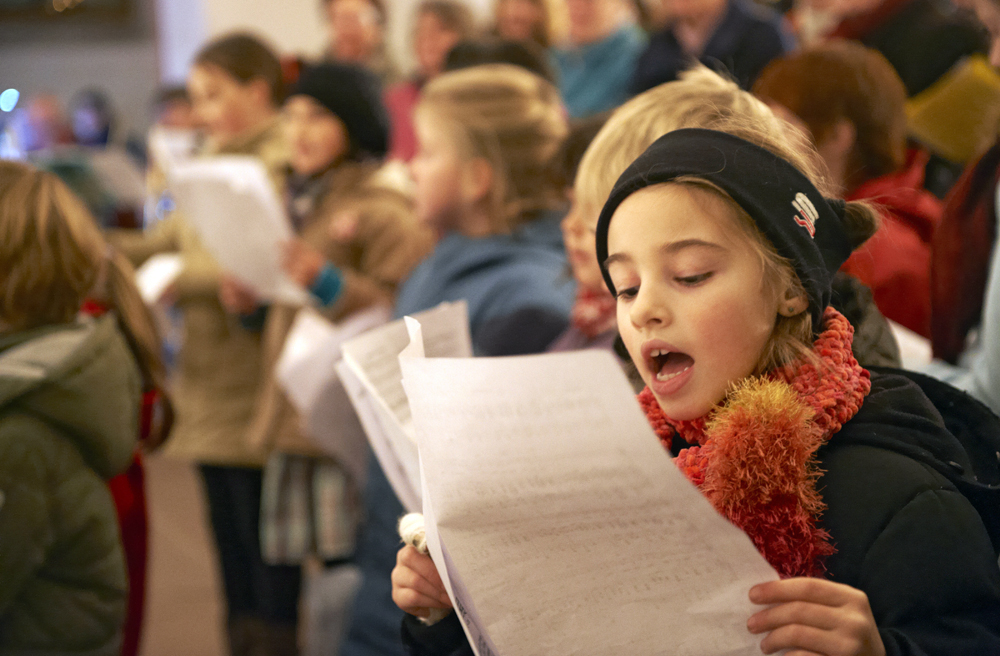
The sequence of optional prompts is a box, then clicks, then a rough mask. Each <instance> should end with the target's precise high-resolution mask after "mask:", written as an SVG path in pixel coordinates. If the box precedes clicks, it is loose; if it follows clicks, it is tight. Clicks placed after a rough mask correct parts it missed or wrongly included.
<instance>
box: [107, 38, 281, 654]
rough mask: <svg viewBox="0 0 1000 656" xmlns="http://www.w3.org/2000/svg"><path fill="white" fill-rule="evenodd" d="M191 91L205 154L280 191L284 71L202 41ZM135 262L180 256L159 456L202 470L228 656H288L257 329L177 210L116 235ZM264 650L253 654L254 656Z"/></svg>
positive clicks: (249, 46)
mask: <svg viewBox="0 0 1000 656" xmlns="http://www.w3.org/2000/svg"><path fill="white" fill-rule="evenodd" d="M188 91H189V93H190V96H191V100H192V104H193V106H194V111H195V114H196V116H197V118H198V121H199V123H200V124H201V125H202V126H203V128H204V130H205V134H206V144H205V146H204V148H203V150H202V153H201V154H202V155H249V156H253V157H257V158H258V159H259V160H260V161H261V162H262V164H263V165H264V167H265V168H266V169H267V171H268V173H269V175H270V177H271V180H272V182H273V183H274V184H275V186H276V189H277V190H278V191H279V193H280V190H281V189H282V188H283V186H284V179H285V176H286V174H287V166H288V147H287V141H286V139H285V134H284V131H283V128H282V125H281V122H280V120H279V107H280V105H281V102H282V100H283V99H284V88H283V82H282V76H281V66H280V64H279V63H278V59H277V57H275V55H274V53H273V52H272V51H271V50H270V49H269V48H268V47H267V46H266V45H264V44H263V43H261V42H260V41H259V40H257V39H256V38H254V37H251V36H248V35H243V34H236V35H232V36H227V37H222V38H220V39H218V40H217V41H213V42H211V43H209V44H208V45H206V46H205V47H204V48H203V49H202V50H201V51H200V52H199V53H198V55H197V56H196V57H195V62H194V65H193V66H192V69H191V73H190V76H189V78H188ZM114 239H115V241H116V243H117V244H118V245H119V246H120V247H121V248H122V250H123V251H124V252H125V253H127V254H128V255H129V257H130V258H131V259H132V260H133V261H134V262H136V263H140V262H142V261H144V260H145V259H147V258H149V257H150V256H152V255H154V254H156V253H163V252H179V253H180V255H181V257H182V258H183V262H184V269H183V271H182V272H181V274H180V276H178V278H177V279H176V280H175V282H174V283H173V285H172V289H171V290H170V291H169V293H168V296H169V297H170V298H171V299H172V300H173V302H174V303H175V305H176V306H177V307H178V308H179V309H180V311H181V312H182V314H183V317H184V337H183V347H182V350H181V353H180V356H179V363H178V371H177V377H176V381H175V386H174V392H175V401H176V405H177V425H176V429H175V433H174V435H173V439H172V440H171V442H170V443H169V444H168V446H167V448H166V452H167V453H170V454H173V455H177V456H181V457H184V458H188V459H191V460H194V461H195V462H197V463H198V464H199V465H200V471H201V474H202V478H203V480H204V482H205V491H206V493H207V496H208V508H209V516H210V518H211V522H212V530H213V533H214V536H215V541H216V546H217V548H218V554H219V560H220V565H221V567H220V569H221V571H222V579H223V585H224V590H225V595H226V602H227V630H228V634H229V643H230V651H231V653H232V654H233V656H239V655H241V654H248V653H251V652H252V653H255V654H256V653H262V654H288V653H295V648H296V647H295V645H296V635H295V622H296V616H295V615H293V614H289V613H288V612H287V608H288V603H287V602H286V600H287V599H288V598H289V597H291V598H292V599H296V598H297V596H298V586H299V570H298V568H297V567H278V566H268V565H266V564H265V563H264V562H263V560H262V558H261V553H260V540H259V516H260V496H261V485H262V473H261V467H262V466H263V464H264V461H265V459H266V453H265V452H264V451H262V450H261V449H258V448H255V446H254V445H252V444H251V443H250V442H249V440H248V439H247V429H248V427H249V424H250V420H251V418H252V417H253V413H254V410H255V403H256V400H257V397H258V395H259V393H260V383H261V366H262V361H261V358H262V348H261V339H260V334H259V332H258V331H255V330H250V329H248V328H247V327H245V326H244V325H243V324H242V323H241V322H240V317H239V316H238V315H236V314H233V313H231V312H228V311H227V310H226V309H225V308H224V307H223V305H222V304H221V302H220V299H219V296H220V293H221V294H223V295H226V294H230V295H234V294H239V293H241V290H243V289H244V288H243V287H242V285H241V284H240V283H239V282H238V281H236V280H235V279H233V278H232V277H231V276H228V275H226V274H225V273H224V272H223V271H222V270H220V267H219V265H218V263H216V261H215V259H214V258H213V257H212V256H211V254H210V253H209V252H208V251H207V250H206V249H205V247H204V246H203V245H202V243H201V241H200V239H199V238H198V235H197V233H196V231H195V229H194V227H193V226H192V225H191V224H190V223H189V222H188V221H187V219H185V218H184V217H183V216H182V215H180V214H178V213H176V212H175V213H174V214H172V215H170V216H168V217H167V218H166V219H164V220H163V221H160V222H159V223H157V224H156V225H154V226H153V227H152V228H151V229H150V230H149V231H148V232H147V233H146V234H143V235H136V234H122V233H118V234H115V235H114ZM253 650H260V651H253Z"/></svg>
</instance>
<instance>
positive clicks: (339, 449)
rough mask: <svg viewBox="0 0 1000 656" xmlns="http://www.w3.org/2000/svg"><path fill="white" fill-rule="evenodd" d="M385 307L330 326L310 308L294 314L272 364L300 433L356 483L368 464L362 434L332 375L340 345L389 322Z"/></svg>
mask: <svg viewBox="0 0 1000 656" xmlns="http://www.w3.org/2000/svg"><path fill="white" fill-rule="evenodd" d="M390 316H391V311H390V310H389V308H387V307H384V306H377V307H373V308H368V309H366V310H362V311H360V312H356V313H355V314H352V315H351V316H349V317H348V318H347V319H345V320H344V321H342V322H340V323H339V324H333V323H331V322H330V321H328V320H327V319H326V318H324V317H323V316H322V315H320V314H319V313H318V312H316V311H315V310H313V309H311V308H302V309H301V310H299V312H298V314H297V315H296V317H295V321H294V323H293V324H292V328H291V330H290V331H289V333H288V337H287V338H286V339H285V345H284V348H283V349H282V351H281V355H280V357H279V358H278V362H277V365H276V366H275V376H276V378H277V380H278V382H279V383H280V384H281V386H282V388H284V390H285V393H286V395H287V397H288V400H289V401H290V402H291V403H292V405H293V406H295V409H296V411H297V412H298V414H299V419H300V421H301V424H302V429H303V430H304V432H305V433H306V434H307V435H308V436H309V437H310V438H311V439H312V440H313V441H314V442H315V443H316V444H317V445H318V446H319V447H320V448H322V449H323V450H324V451H326V452H327V453H328V454H330V455H331V456H333V457H334V458H336V459H337V460H338V461H340V463H341V464H342V465H343V466H344V467H345V468H346V469H347V471H348V472H349V473H350V474H351V476H352V477H353V478H354V480H355V481H359V482H360V481H364V479H365V474H366V471H367V464H368V449H367V448H366V447H365V433H364V430H363V429H362V427H361V424H360V423H359V420H358V416H357V414H356V412H355V410H354V407H353V406H352V405H351V403H350V401H349V400H348V396H347V393H346V391H345V390H344V385H343V383H342V382H341V381H340V379H339V377H338V376H337V372H336V369H335V366H336V363H337V362H339V361H340V359H341V350H340V347H341V345H342V344H343V343H344V342H345V341H346V340H348V339H350V338H352V337H354V336H356V335H359V334H361V333H363V332H365V331H366V330H369V329H371V328H373V327H375V326H378V325H381V324H384V323H385V322H386V321H388V320H389V317H390Z"/></svg>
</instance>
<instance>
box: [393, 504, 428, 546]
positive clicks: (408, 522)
mask: <svg viewBox="0 0 1000 656" xmlns="http://www.w3.org/2000/svg"><path fill="white" fill-rule="evenodd" d="M425 526H426V525H425V524H424V516H423V515H421V514H420V513H410V514H409V515H404V516H403V518H402V519H400V520H399V537H401V538H403V542H404V543H406V544H408V545H410V546H411V547H413V548H414V549H416V550H417V551H419V552H420V553H422V554H426V553H427V532H426V528H425Z"/></svg>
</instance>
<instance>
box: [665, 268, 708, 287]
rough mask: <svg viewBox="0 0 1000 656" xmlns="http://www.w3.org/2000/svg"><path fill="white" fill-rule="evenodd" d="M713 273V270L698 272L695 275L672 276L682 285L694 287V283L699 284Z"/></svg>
mask: <svg viewBox="0 0 1000 656" xmlns="http://www.w3.org/2000/svg"><path fill="white" fill-rule="evenodd" d="M713 273H715V272H714V271H706V272H705V273H699V274H698V275H696V276H679V277H677V278H674V280H675V281H677V282H678V283H680V284H682V285H684V286H685V287H694V286H696V285H700V284H701V283H703V282H705V281H706V280H708V279H709V278H711V277H712V274H713Z"/></svg>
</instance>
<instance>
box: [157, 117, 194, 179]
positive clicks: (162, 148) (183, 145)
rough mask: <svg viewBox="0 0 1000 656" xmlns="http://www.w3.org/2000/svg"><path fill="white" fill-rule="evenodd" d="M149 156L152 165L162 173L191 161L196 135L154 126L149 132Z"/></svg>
mask: <svg viewBox="0 0 1000 656" xmlns="http://www.w3.org/2000/svg"><path fill="white" fill-rule="evenodd" d="M147 142H148V144H149V149H148V150H149V154H150V157H151V159H152V160H153V163H155V164H156V165H157V166H159V167H160V169H162V170H163V171H168V170H170V169H172V168H173V167H174V166H175V165H177V164H180V163H181V162H183V161H185V160H188V159H191V157H193V156H194V151H195V148H196V147H197V144H198V133H197V132H195V131H194V130H179V129H176V128H164V127H162V126H159V125H158V126H154V127H153V129H151V130H150V131H149V139H148V140H147Z"/></svg>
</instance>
